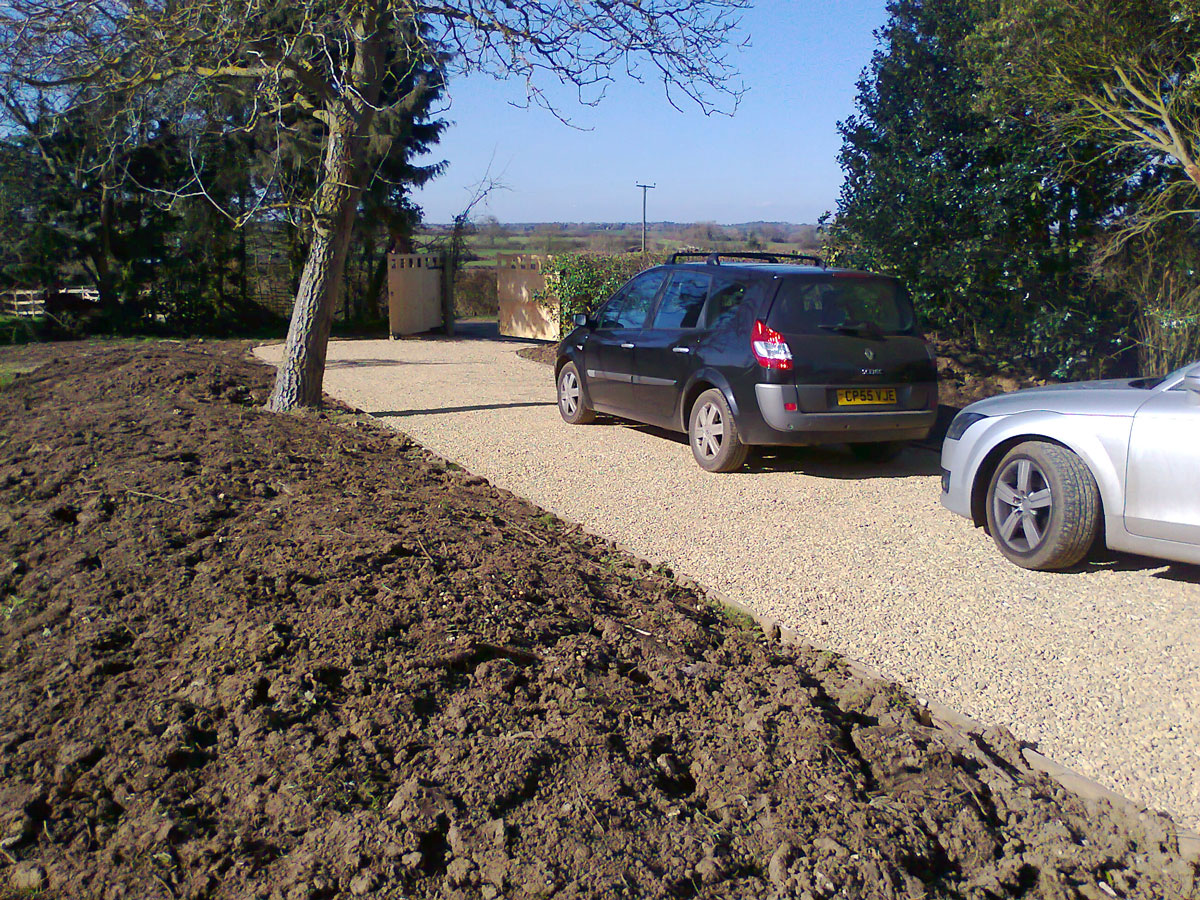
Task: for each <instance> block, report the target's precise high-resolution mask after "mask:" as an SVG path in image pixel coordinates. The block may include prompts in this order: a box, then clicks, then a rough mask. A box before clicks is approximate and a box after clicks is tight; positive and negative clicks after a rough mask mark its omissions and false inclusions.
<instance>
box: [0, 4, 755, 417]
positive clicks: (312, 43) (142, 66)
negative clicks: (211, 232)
mask: <svg viewBox="0 0 1200 900" xmlns="http://www.w3.org/2000/svg"><path fill="white" fill-rule="evenodd" d="M746 6H748V0H581V2H572V3H563V2H561V0H516V2H514V0H448V2H428V3H426V2H410V0H354V2H349V0H288V2H284V0H169V2H168V0H150V2H142V0H138V2H131V0H9V2H8V3H6V4H5V5H4V6H3V7H2V8H0V49H2V50H3V52H2V53H0V85H4V86H5V87H4V88H3V91H4V98H5V102H6V104H7V105H8V107H9V108H10V109H12V110H20V109H21V108H23V106H25V105H26V104H27V103H28V102H29V101H30V99H31V98H36V101H37V102H38V103H39V104H42V105H45V104H47V103H49V104H51V105H52V107H53V108H54V109H55V110H56V111H62V110H65V109H87V108H89V107H92V108H94V107H96V106H97V105H99V104H107V103H110V102H112V100H113V98H119V101H120V105H121V109H122V112H123V114H124V115H126V116H130V117H132V118H134V119H137V120H142V119H145V118H147V117H154V116H162V115H164V114H165V115H168V116H169V117H170V118H171V120H172V121H173V122H175V123H176V126H177V127H178V128H179V129H180V130H181V131H189V132H192V133H204V132H205V131H206V129H211V128H212V127H213V126H214V124H215V120H214V118H213V117H212V116H211V115H209V114H208V113H209V112H210V111H211V110H212V109H214V108H215V107H218V106H219V103H218V101H220V100H223V99H226V98H233V100H234V101H235V102H234V104H233V106H234V109H235V110H236V114H235V115H232V116H230V117H229V118H228V119H227V120H225V121H223V122H221V123H220V124H221V126H222V127H223V130H224V131H226V132H229V131H241V132H245V133H255V134H261V133H262V132H263V131H264V130H272V131H273V132H274V133H275V134H276V135H278V136H279V140H278V146H279V147H280V148H282V146H283V145H284V143H285V138H284V136H285V135H286V136H287V140H288V141H290V140H291V139H292V136H293V135H294V134H302V133H303V132H304V130H305V128H308V129H313V131H312V134H313V135H314V139H315V140H316V141H317V142H318V143H319V146H320V158H319V161H318V162H316V163H315V164H314V165H313V167H312V170H311V180H310V182H309V183H311V185H312V193H311V197H309V198H308V199H307V202H306V203H304V204H302V207H303V208H304V209H305V210H306V211H307V214H308V216H309V243H308V255H307V260H306V263H305V267H304V271H303V274H302V277H301V279H300V285H299V288H298V290H297V295H296V303H295V306H294V309H293V313H292V323H291V328H290V329H289V333H288V340H287V350H286V352H285V358H284V362H283V365H282V366H281V368H280V372H279V378H278V380H277V382H276V388H275V391H274V393H273V394H272V397H271V400H270V402H269V405H270V406H271V407H273V408H275V409H287V408H290V407H292V406H296V405H311V404H314V403H317V402H319V399H320V392H321V380H322V374H323V371H324V359H325V347H326V344H327V341H328V336H329V328H330V324H331V315H332V311H333V309H334V308H335V306H336V302H337V296H338V291H339V288H340V283H341V274H342V271H343V269H344V266H345V261H346V253H347V246H348V241H349V237H350V233H351V231H352V228H353V224H354V221H355V217H356V215H357V213H358V210H359V206H360V201H361V199H362V197H363V194H364V191H366V190H367V189H368V185H369V182H371V181H372V179H373V178H374V176H375V175H376V173H377V172H378V168H377V167H372V166H371V165H370V159H371V157H372V153H373V151H374V156H375V158H377V159H388V158H389V155H390V151H388V150H386V149H383V148H381V147H379V146H378V145H379V144H380V142H384V143H387V142H389V141H391V140H393V139H394V137H395V133H394V129H393V128H390V127H388V125H387V123H388V122H389V121H391V122H392V123H394V122H395V121H397V119H396V117H395V115H394V114H396V113H403V112H405V111H407V112H408V113H409V114H410V115H411V114H412V113H413V112H414V110H416V109H417V108H420V107H422V100H421V98H422V97H423V96H426V95H427V94H428V92H430V91H438V90H440V87H441V84H442V76H443V74H444V73H446V72H448V71H452V72H470V71H479V72H486V73H490V74H493V75H496V76H498V77H518V78H523V79H524V80H525V83H526V85H527V89H528V97H529V100H530V102H532V103H539V104H542V105H544V106H550V107H553V104H551V103H550V102H549V101H548V99H547V94H546V93H545V90H544V87H543V85H544V84H545V83H546V82H547V81H550V82H559V83H564V84H567V85H571V86H573V87H574V88H576V90H577V92H578V96H579V99H580V100H581V101H583V102H587V103H594V102H598V101H599V100H600V99H602V98H603V95H604V90H605V87H606V86H607V84H608V83H609V82H611V81H612V80H613V79H614V78H615V77H618V75H628V76H630V77H634V78H638V79H641V78H645V77H647V73H650V74H652V75H653V76H654V77H655V78H656V79H657V80H659V81H660V82H661V83H662V84H663V86H664V87H665V90H666V92H667V97H668V99H669V100H670V101H671V102H673V103H674V102H678V101H680V100H683V99H688V100H691V101H694V102H696V103H699V104H700V106H701V107H702V108H704V109H705V110H707V111H712V110H713V109H716V108H718V107H721V106H725V107H726V108H729V107H732V106H734V105H736V101H737V99H738V97H739V96H740V90H741V89H740V86H738V85H736V84H734V83H733V76H734V72H733V69H732V67H731V66H730V64H729V62H728V60H727V57H726V54H727V51H728V46H729V42H730V38H731V36H732V35H733V34H734V31H735V29H736V27H737V19H736V15H735V14H736V12H737V11H738V10H740V9H743V8H745V7H746ZM48 98H49V99H48ZM424 108H425V109H426V110H427V109H428V106H427V104H426V105H425V106H424ZM302 120H304V121H307V122H308V123H309V124H308V125H304V124H301V122H302ZM287 161H288V155H287V154H286V153H283V152H282V151H281V150H279V151H277V152H275V153H273V154H271V155H270V159H269V164H270V165H271V166H273V167H274V169H273V171H274V173H276V176H277V177H275V178H274V179H273V180H274V182H275V183H283V182H284V181H285V177H284V176H285V174H286V170H285V164H286V163H287ZM308 171H309V170H308V169H307V167H306V168H305V172H306V173H308ZM303 181H305V178H304V177H301V178H297V179H294V181H293V183H300V182H303ZM183 191H192V192H196V193H201V194H206V195H207V194H208V188H207V184H206V179H205V173H204V172H203V171H202V170H200V169H199V168H195V167H194V168H193V171H192V172H191V178H190V179H189V180H188V181H187V183H186V186H181V188H180V189H179V192H183ZM270 199H271V192H270V191H268V190H262V189H260V190H259V191H258V192H257V193H256V195H255V197H254V200H255V203H256V204H258V205H259V206H261V204H264V203H268V202H270ZM281 202H285V203H290V204H292V206H293V207H295V204H294V202H293V201H292V200H291V199H290V198H284V200H282V201H281Z"/></svg>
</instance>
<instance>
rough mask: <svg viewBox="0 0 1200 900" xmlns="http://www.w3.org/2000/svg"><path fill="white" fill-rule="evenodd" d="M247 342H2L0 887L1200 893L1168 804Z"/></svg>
mask: <svg viewBox="0 0 1200 900" xmlns="http://www.w3.org/2000/svg"><path fill="white" fill-rule="evenodd" d="M243 351H244V348H243V347H241V346H235V345H226V346H219V345H213V344H203V345H200V344H192V345H186V344H185V345H176V344H162V345H142V346H130V345H124V346H104V345H97V344H73V345H63V346H53V347H42V348H38V347H33V348H27V349H24V350H20V351H17V350H13V351H5V353H4V354H3V355H4V356H5V357H14V358H15V357H16V356H22V354H23V356H22V359H23V360H24V361H26V362H28V361H29V359H30V358H32V357H35V356H36V355H37V354H39V353H40V354H43V355H44V356H45V357H46V358H47V359H50V358H53V359H54V360H55V362H54V364H52V365H45V366H42V367H41V368H38V369H37V370H36V371H34V372H32V373H31V374H27V375H22V376H20V377H19V378H17V380H16V381H15V382H14V383H13V384H12V385H10V386H9V387H8V388H7V389H6V390H5V391H4V392H3V393H0V416H2V417H3V421H4V423H5V428H4V436H3V448H4V461H3V463H0V547H2V548H3V553H4V559H6V560H9V561H11V562H6V563H5V564H4V565H3V566H0V607H2V608H3V609H4V610H5V615H4V617H3V618H2V619H0V697H2V698H3V700H2V701H0V750H2V752H3V756H2V762H0V765H2V767H3V770H2V771H3V779H2V780H0V829H2V830H3V835H2V836H0V850H2V853H0V869H2V871H0V885H3V887H0V896H5V895H4V893H3V892H4V891H8V892H9V893H10V894H12V893H13V892H17V893H16V895H18V896H19V895H21V894H20V892H30V891H33V892H36V891H41V892H42V895H44V896H61V897H103V898H114V900H115V898H121V897H125V898H134V897H138V898H141V897H146V898H150V897H163V898H167V897H175V898H184V897H186V898H196V900H200V898H219V897H243V896H259V897H266V898H292V897H308V898H316V897H321V898H327V897H338V896H380V897H400V896H403V897H442V898H445V897H459V898H475V897H484V898H494V897H508V898H533V897H551V896H553V897H564V898H565V897H621V896H624V897H638V896H640V897H672V896H674V897H729V898H733V897H776V898H785V897H787V898H814V900H815V898H827V897H835V896H837V897H846V898H908V897H935V896H936V897H971V898H1000V897H1055V898H1058V897H1062V898H1075V897H1079V898H1104V897H1113V896H1116V897H1144V898H1155V900H1158V898H1164V897H1180V898H1187V897H1197V896H1198V890H1200V888H1198V887H1197V870H1196V867H1195V864H1194V863H1192V862H1189V861H1186V860H1184V859H1182V858H1181V857H1180V855H1179V852H1178V846H1177V844H1176V840H1175V836H1174V830H1173V828H1172V827H1171V823H1170V822H1169V820H1167V819H1166V818H1165V817H1161V816H1157V815H1154V814H1145V815H1142V816H1138V815H1133V814H1130V813H1128V812H1126V811H1124V810H1121V809H1115V808H1113V807H1111V806H1110V805H1108V804H1107V803H1105V802H1101V801H1087V802H1085V801H1083V800H1080V799H1078V798H1077V797H1075V796H1074V795H1072V794H1070V793H1069V792H1067V791H1066V790H1065V789H1064V788H1062V787H1061V786H1059V785H1058V784H1056V783H1055V782H1053V781H1050V780H1048V779H1047V778H1045V777H1042V776H1039V775H1035V774H1033V773H1031V772H1030V771H1028V769H1027V768H1026V767H1025V765H1024V763H1023V761H1022V760H1021V758H1020V748H1019V747H1018V745H1017V744H1016V742H1015V741H1013V740H1012V739H1011V737H1009V736H1006V735H1003V734H1000V733H997V734H993V735H990V736H984V735H976V736H966V735H962V734H958V733H954V732H947V731H942V730H939V729H936V728H934V727H933V726H932V725H931V724H930V721H929V719H928V717H927V715H926V714H925V712H924V711H923V710H922V709H921V707H920V706H919V705H918V704H916V703H915V702H914V701H913V700H912V699H911V698H909V697H908V696H907V695H906V694H905V693H904V692H903V691H902V690H900V689H899V688H897V687H895V686H894V685H888V684H884V683H881V682H874V681H869V680H865V679H862V678H859V677H857V676H855V675H853V674H851V673H850V672H849V671H848V669H847V667H845V666H844V665H842V664H841V663H840V661H839V660H838V659H837V658H836V657H834V656H833V655H832V654H828V653H818V652H815V651H811V650H807V649H795V648H787V647H782V646H779V645H778V644H777V643H775V642H772V641H769V640H767V639H766V638H765V637H764V636H763V635H762V634H761V633H759V632H757V631H756V630H748V629H745V628H740V627H736V626H735V625H733V624H730V623H729V622H727V621H726V619H725V618H724V617H723V616H722V615H720V614H719V612H718V611H716V610H714V609H713V608H711V607H710V606H709V605H708V604H707V603H706V602H705V599H704V597H703V596H702V595H700V594H699V593H697V592H696V591H695V590H693V589H690V588H687V587H685V586H682V585H680V584H679V583H677V582H675V581H673V580H672V579H671V578H670V577H669V573H663V572H658V571H652V570H649V567H647V566H644V565H640V564H638V563H637V562H636V561H635V560H632V559H629V558H627V557H624V556H622V555H621V554H619V553H617V552H616V551H615V550H614V549H613V548H612V547H611V546H609V545H607V544H606V543H605V542H604V541H602V540H599V539H596V538H593V537H589V536H587V535H584V534H582V533H580V532H579V531H578V530H576V529H573V528H572V527H569V526H565V525H563V524H561V523H558V522H557V521H547V520H546V519H545V518H544V514H543V513H542V511H540V510H537V509H535V508H533V507H531V506H529V505H528V504H526V503H524V502H522V501H520V500H519V499H517V498H515V497H513V496H512V495H511V494H508V493H506V492H503V491H499V490H496V489H494V488H492V487H491V486H490V485H488V484H486V483H484V482H482V481H481V480H480V479H478V478H476V477H474V476H471V475H469V474H467V473H464V472H460V471H456V470H455V469H454V468H453V467H448V466H446V465H443V464H439V463H438V461H437V460H434V459H431V458H430V456H429V454H427V453H426V452H425V451H423V450H421V449H420V448H419V447H417V446H414V445H413V444H411V443H410V442H409V441H407V440H406V439H404V438H398V437H396V436H394V435H392V434H391V433H389V432H387V431H384V430H382V429H379V428H376V427H375V426H374V425H373V424H372V423H371V422H370V421H369V420H367V419H365V418H364V417H356V416H352V415H345V414H337V415H331V414H329V413H327V412H318V413H312V414H307V415H303V416H279V415H272V414H268V413H266V412H263V411H262V410H261V409H260V408H259V404H261V402H262V401H263V399H265V397H266V394H267V392H268V388H269V384H268V373H267V372H266V370H264V369H262V368H260V367H258V366H256V365H254V364H252V363H250V362H248V361H246V359H245V357H244V355H243ZM18 599H19V601H20V602H18Z"/></svg>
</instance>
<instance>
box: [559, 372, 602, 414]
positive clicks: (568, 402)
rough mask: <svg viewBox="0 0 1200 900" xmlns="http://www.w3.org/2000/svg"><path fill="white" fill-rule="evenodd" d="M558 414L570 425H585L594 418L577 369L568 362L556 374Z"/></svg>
mask: <svg viewBox="0 0 1200 900" xmlns="http://www.w3.org/2000/svg"><path fill="white" fill-rule="evenodd" d="M558 412H559V414H560V415H561V416H562V417H563V421H565V422H568V423H569V424H571V425H586V424H587V423H589V422H591V421H593V420H594V419H595V418H596V417H595V415H594V414H593V412H592V410H591V409H590V408H589V407H588V405H587V395H586V394H585V393H584V389H583V382H582V381H580V378H579V369H577V368H576V367H575V363H573V362H569V363H567V364H566V365H565V366H563V367H562V371H560V372H559V373H558Z"/></svg>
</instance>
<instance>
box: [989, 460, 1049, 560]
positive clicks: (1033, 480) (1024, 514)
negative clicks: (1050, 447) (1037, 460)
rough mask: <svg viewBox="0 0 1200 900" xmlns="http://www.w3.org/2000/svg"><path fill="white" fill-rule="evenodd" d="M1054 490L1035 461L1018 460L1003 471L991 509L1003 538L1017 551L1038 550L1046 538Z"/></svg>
mask: <svg viewBox="0 0 1200 900" xmlns="http://www.w3.org/2000/svg"><path fill="white" fill-rule="evenodd" d="M1053 503H1054V493H1053V491H1052V490H1051V489H1050V484H1049V482H1048V481H1047V480H1046V474H1045V473H1044V472H1043V471H1042V470H1041V469H1039V468H1038V467H1037V466H1036V465H1035V464H1034V463H1033V461H1032V460H1029V459H1015V460H1013V461H1012V462H1010V463H1009V464H1008V465H1007V466H1005V467H1004V468H1003V469H1001V470H1000V474H999V475H998V476H997V477H996V488H995V490H994V491H993V492H992V511H993V513H994V515H995V517H996V523H997V525H998V527H999V533H1000V537H1001V538H1003V539H1004V541H1005V543H1007V544H1008V545H1009V546H1010V547H1012V548H1013V549H1014V550H1020V551H1023V552H1030V551H1033V550H1036V549H1037V548H1038V546H1039V545H1040V544H1041V543H1042V541H1043V540H1044V539H1045V537H1046V530H1047V527H1048V526H1049V524H1050V511H1051V508H1052V505H1053Z"/></svg>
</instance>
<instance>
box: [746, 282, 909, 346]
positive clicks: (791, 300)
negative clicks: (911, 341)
mask: <svg viewBox="0 0 1200 900" xmlns="http://www.w3.org/2000/svg"><path fill="white" fill-rule="evenodd" d="M913 323H914V316H913V309H912V303H911V301H910V300H909V299H908V294H907V292H906V291H905V290H904V288H903V287H901V285H900V284H899V283H898V282H896V281H893V280H891V279H889V278H872V277H861V276H845V275H828V276H824V277H820V276H819V277H815V278H814V277H809V276H805V277H796V278H787V279H785V280H784V281H783V283H782V284H780V285H779V293H778V294H777V295H776V296H775V303H774V305H772V307H771V315H770V321H769V323H768V324H770V326H771V327H772V328H774V329H775V330H776V331H780V332H783V333H784V334H787V333H789V332H790V333H793V334H795V333H800V334H819V333H821V332H823V331H832V332H837V331H852V330H855V329H856V328H858V327H862V328H868V329H872V330H875V329H878V330H879V331H882V332H884V333H885V334H900V333H904V332H908V331H910V330H911V329H912V327H913Z"/></svg>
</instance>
